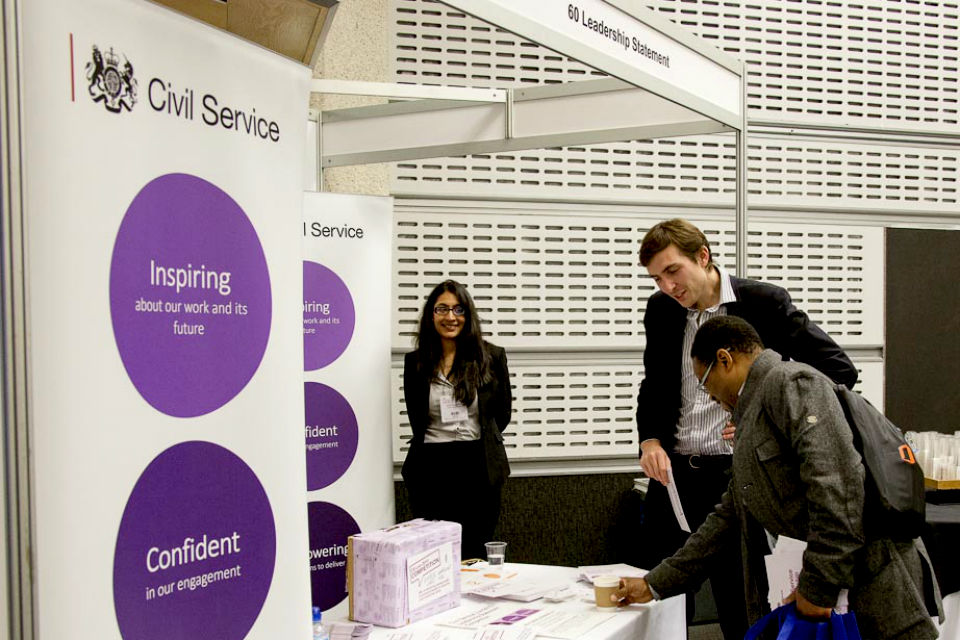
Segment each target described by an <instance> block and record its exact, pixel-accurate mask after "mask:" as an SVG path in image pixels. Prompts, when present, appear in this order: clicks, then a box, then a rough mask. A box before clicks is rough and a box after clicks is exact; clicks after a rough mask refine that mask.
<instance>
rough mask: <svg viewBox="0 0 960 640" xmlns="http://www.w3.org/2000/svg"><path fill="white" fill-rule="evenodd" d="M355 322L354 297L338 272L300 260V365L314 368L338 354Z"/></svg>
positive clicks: (323, 365)
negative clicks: (301, 339) (301, 300)
mask: <svg viewBox="0 0 960 640" xmlns="http://www.w3.org/2000/svg"><path fill="white" fill-rule="evenodd" d="M355 324H356V311H355V310H354V308H353V297H352V296H351V295H350V290H349V289H347V285H345V284H344V283H343V280H341V279H340V276H338V275H337V274H335V273H334V272H333V271H331V270H330V269H328V268H326V267H325V266H323V265H322V264H317V263H316V262H309V261H307V260H305V261H304V262H303V368H304V371H314V370H316V369H320V368H322V367H325V366H327V365H328V364H330V363H331V362H333V361H334V360H336V359H337V358H339V357H340V354H341V353H343V352H344V351H345V350H346V348H347V345H349V344H350V338H352V337H353V327H354V325H355Z"/></svg>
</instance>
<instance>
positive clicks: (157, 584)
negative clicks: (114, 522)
mask: <svg viewBox="0 0 960 640" xmlns="http://www.w3.org/2000/svg"><path fill="white" fill-rule="evenodd" d="M276 553H277V536H276V528H275V526H274V519H273V511H272V509H271V507H270V501H269V500H268V499H267V494H266V492H265V491H264V489H263V485H261V484H260V481H259V479H257V477H256V475H255V474H254V473H253V471H252V470H251V469H250V467H248V466H247V464H246V463H245V462H243V460H241V459H240V458H238V457H237V456H236V455H234V454H233V453H232V452H230V451H228V450H227V449H224V448H223V447H221V446H219V445H216V444H213V443H210V442H199V441H193V442H184V443H181V444H178V445H175V446H173V447H170V448H169V449H167V450H166V451H164V452H163V453H161V454H160V455H158V456H157V457H156V458H154V459H153V461H152V462H151V463H150V464H149V465H148V466H147V468H146V469H145V470H144V471H143V473H142V474H141V475H140V478H139V479H138V480H137V483H136V485H135V486H134V487H133V491H132V492H131V494H130V497H129V499H128V500H127V506H126V508H125V509H124V511H123V517H122V518H121V520H120V529H119V531H118V533H117V546H116V550H115V552H114V557H113V601H114V607H115V609H116V613H117V624H118V626H119V628H120V634H121V636H123V638H124V639H125V640H134V639H136V640H162V639H164V638H184V639H194V638H195V639H196V640H206V639H207V638H222V639H223V640H241V639H242V638H244V637H245V636H246V635H247V632H249V631H250V628H251V627H252V626H253V623H254V622H255V621H256V619H257V617H258V616H259V615H260V610H261V609H262V607H263V603H264V601H265V600H266V597H267V593H268V592H269V591H270V584H271V582H272V580H273V570H274V565H275V563H276Z"/></svg>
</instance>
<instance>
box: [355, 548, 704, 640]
mask: <svg viewBox="0 0 960 640" xmlns="http://www.w3.org/2000/svg"><path fill="white" fill-rule="evenodd" d="M513 574H516V576H515V578H512V579H522V580H523V581H525V582H528V581H536V582H542V583H544V584H550V585H563V584H568V585H575V584H576V583H577V576H578V575H579V572H578V571H577V569H574V568H572V567H554V566H545V565H531V564H518V563H508V564H507V565H506V570H505V572H504V575H507V576H510V575H513ZM587 589H588V587H587V586H586V585H585V584H583V583H581V584H580V586H578V587H576V589H575V595H574V597H572V598H570V599H568V600H565V601H563V602H547V601H545V600H544V599H542V598H541V599H539V600H534V601H532V602H516V601H510V600H505V599H496V598H484V597H480V596H475V595H464V596H463V599H462V601H461V604H460V606H459V607H457V608H456V609H452V610H450V611H445V612H443V613H441V614H438V615H436V616H433V617H431V618H427V619H425V620H421V621H419V622H416V623H414V624H411V625H408V626H406V627H401V628H399V629H388V628H386V627H374V630H373V632H372V633H371V634H370V638H371V639H372V640H389V639H390V638H395V637H398V636H397V635H396V634H400V633H403V634H406V633H409V632H411V631H415V632H416V636H415V638H420V637H426V635H427V634H426V632H428V631H429V630H431V629H435V630H437V631H440V632H442V633H443V634H444V635H446V636H447V637H448V638H450V640H471V639H472V638H473V637H474V635H475V634H476V630H475V629H459V628H454V627H449V626H441V625H439V624H437V623H438V622H441V621H447V620H450V619H452V618H454V617H462V616H463V615H466V614H468V613H470V612H472V611H479V610H480V609H482V608H483V607H485V606H488V605H491V604H496V605H497V606H502V607H505V608H506V609H507V610H508V611H512V610H521V609H538V610H546V611H563V612H567V613H584V614H591V613H593V612H595V611H596V607H595V606H594V604H593V601H592V600H591V601H589V602H588V601H587V600H586V599H585V598H586V597H587V595H588V594H590V595H592V589H590V590H589V591H588V590H587ZM606 617H607V619H606V620H604V621H603V622H601V623H600V624H598V625H597V626H595V627H593V628H592V629H590V630H589V631H586V632H585V633H583V634H582V635H578V636H577V637H578V638H582V639H583V640H644V639H649V640H685V638H686V608H685V600H684V596H682V595H680V596H676V597H674V598H669V599H667V600H664V601H662V602H651V603H649V604H646V605H631V606H629V607H624V608H621V609H620V610H618V611H617V612H616V613H613V614H607V615H606ZM517 624H522V623H517ZM537 637H538V638H547V637H551V636H545V635H538V636H537Z"/></svg>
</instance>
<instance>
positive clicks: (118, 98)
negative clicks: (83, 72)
mask: <svg viewBox="0 0 960 640" xmlns="http://www.w3.org/2000/svg"><path fill="white" fill-rule="evenodd" d="M121 55H123V54H122V53H121V54H120V55H117V54H116V53H114V51H113V47H110V49H109V50H108V51H107V52H106V53H102V52H101V51H100V48H99V47H97V45H93V53H92V56H91V60H90V62H88V63H87V80H88V81H89V85H88V86H87V91H89V92H90V97H91V98H93V101H94V102H103V106H104V107H105V108H106V109H107V111H112V112H113V113H120V112H121V111H123V110H124V109H126V110H127V111H130V110H131V109H133V105H135V104H137V80H136V78H134V77H133V65H132V64H131V63H130V60H128V59H127V57H126V56H123V65H122V66H121V64H120V56H121Z"/></svg>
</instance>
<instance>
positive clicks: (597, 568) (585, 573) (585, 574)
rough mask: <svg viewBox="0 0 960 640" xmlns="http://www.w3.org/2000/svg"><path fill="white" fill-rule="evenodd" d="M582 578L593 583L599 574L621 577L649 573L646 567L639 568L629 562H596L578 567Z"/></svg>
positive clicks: (635, 576) (633, 576)
mask: <svg viewBox="0 0 960 640" xmlns="http://www.w3.org/2000/svg"><path fill="white" fill-rule="evenodd" d="M577 570H578V571H579V572H580V578H579V579H580V580H582V581H583V582H589V583H590V584H593V579H594V578H596V577H597V576H619V577H621V578H642V577H643V576H645V575H647V571H646V570H645V569H637V568H636V567H632V566H630V565H629V564H623V563H620V564H596V565H591V566H586V567H577Z"/></svg>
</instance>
